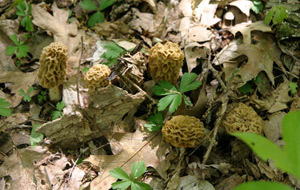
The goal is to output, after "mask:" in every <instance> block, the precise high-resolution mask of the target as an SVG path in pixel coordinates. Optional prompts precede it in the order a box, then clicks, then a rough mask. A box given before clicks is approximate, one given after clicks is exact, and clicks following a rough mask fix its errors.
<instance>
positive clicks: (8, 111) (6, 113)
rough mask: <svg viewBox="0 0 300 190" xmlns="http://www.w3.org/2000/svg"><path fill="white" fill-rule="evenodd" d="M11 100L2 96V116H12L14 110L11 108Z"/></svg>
mask: <svg viewBox="0 0 300 190" xmlns="http://www.w3.org/2000/svg"><path fill="white" fill-rule="evenodd" d="M9 106H10V104H9V102H8V101H6V100H5V99H3V98H0V115H2V116H6V117H7V116H10V115H11V113H12V111H11V109H9Z"/></svg>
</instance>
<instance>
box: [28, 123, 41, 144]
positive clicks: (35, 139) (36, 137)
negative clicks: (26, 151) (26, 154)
mask: <svg viewBox="0 0 300 190" xmlns="http://www.w3.org/2000/svg"><path fill="white" fill-rule="evenodd" d="M39 126H41V124H34V125H33V126H32V130H31V134H30V145H31V146H35V145H37V144H38V143H39V142H41V141H42V140H43V139H44V135H43V134H42V133H37V132H36V128H38V127H39Z"/></svg>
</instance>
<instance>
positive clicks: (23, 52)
mask: <svg viewBox="0 0 300 190" xmlns="http://www.w3.org/2000/svg"><path fill="white" fill-rule="evenodd" d="M9 38H10V39H11V40H12V41H13V42H14V44H15V45H16V46H7V47H6V48H5V54H6V55H13V54H16V57H17V59H21V58H22V57H26V56H27V53H28V51H29V47H28V45H25V44H24V42H23V41H19V40H18V37H17V35H16V34H13V35H11V36H10V37H9Z"/></svg>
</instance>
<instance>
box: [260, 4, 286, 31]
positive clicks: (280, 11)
mask: <svg viewBox="0 0 300 190" xmlns="http://www.w3.org/2000/svg"><path fill="white" fill-rule="evenodd" d="M287 16H288V13H287V9H286V7H284V6H283V5H278V6H273V7H272V9H271V10H269V12H268V13H267V15H266V17H265V23H266V24H267V25H270V23H271V21H272V26H274V25H276V24H278V23H282V22H283V20H284V19H286V18H287Z"/></svg>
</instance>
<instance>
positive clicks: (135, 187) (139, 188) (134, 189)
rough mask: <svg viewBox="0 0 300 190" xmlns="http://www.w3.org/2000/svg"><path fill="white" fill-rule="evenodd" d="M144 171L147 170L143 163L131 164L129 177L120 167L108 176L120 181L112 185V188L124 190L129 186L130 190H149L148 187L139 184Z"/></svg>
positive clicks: (149, 187)
mask: <svg viewBox="0 0 300 190" xmlns="http://www.w3.org/2000/svg"><path fill="white" fill-rule="evenodd" d="M146 170H147V168H146V166H145V163H144V162H143V161H142V162H134V163H133V165H132V167H131V175H130V176H128V174H127V173H126V172H125V171H124V170H123V169H122V168H120V167H117V168H115V169H113V170H111V171H110V175H111V176H112V177H115V178H118V179H121V180H122V181H117V182H115V183H113V184H112V188H113V189H121V190H126V189H127V188H128V187H129V186H130V188H131V190H151V186H150V185H148V184H146V183H143V182H139V179H140V177H141V176H142V175H143V174H144V173H145V172H146Z"/></svg>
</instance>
